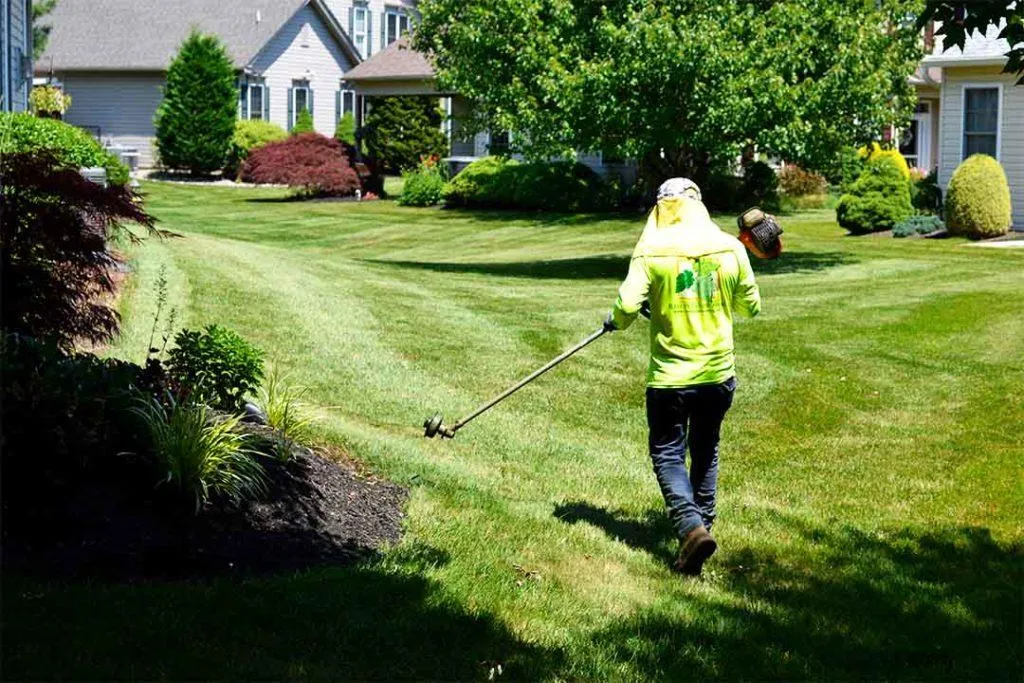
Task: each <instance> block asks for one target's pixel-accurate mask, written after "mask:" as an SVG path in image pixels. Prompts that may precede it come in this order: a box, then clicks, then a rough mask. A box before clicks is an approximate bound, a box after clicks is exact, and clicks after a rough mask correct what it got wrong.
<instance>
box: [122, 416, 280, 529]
mask: <svg viewBox="0 0 1024 683" xmlns="http://www.w3.org/2000/svg"><path fill="white" fill-rule="evenodd" d="M132 412H133V413H134V414H135V415H136V416H137V417H138V418H139V419H140V420H141V422H142V423H143V425H144V426H145V428H146V432H147V435H148V437H149V441H150V443H149V447H150V451H149V452H150V454H151V455H152V457H153V459H154V460H155V462H156V465H157V467H158V468H159V469H160V482H161V483H162V484H167V485H170V486H171V487H173V488H175V489H177V491H178V492H179V493H180V494H181V495H183V496H184V497H185V498H186V499H187V500H189V502H191V503H192V504H193V505H194V508H195V512H196V513H199V511H200V510H202V508H203V507H204V506H205V505H206V504H207V503H208V502H209V501H210V498H211V497H212V496H215V495H216V496H223V497H225V498H227V499H228V500H230V501H232V502H234V503H236V504H237V503H241V502H243V501H246V500H251V499H255V498H257V497H258V496H259V495H260V494H262V493H263V492H264V491H265V490H266V483H265V475H264V472H263V467H262V466H261V465H260V463H259V462H258V461H257V460H256V457H257V455H256V453H255V452H253V451H252V450H250V449H249V448H248V447H247V443H246V442H247V438H246V436H245V434H243V433H241V432H240V431H239V429H238V424H239V419H240V418H239V417H238V416H234V417H227V418H218V417H215V416H213V415H211V414H210V412H209V409H208V408H207V407H206V406H204V405H198V404H194V403H186V402H178V401H175V400H173V399H171V400H170V401H169V402H168V405H166V406H165V405H163V404H161V403H160V402H159V401H157V400H156V399H154V398H145V399H140V400H139V403H138V405H136V406H135V407H134V408H133V409H132Z"/></svg>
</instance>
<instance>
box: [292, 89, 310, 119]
mask: <svg viewBox="0 0 1024 683" xmlns="http://www.w3.org/2000/svg"><path fill="white" fill-rule="evenodd" d="M292 98H293V99H294V102H293V103H292V111H294V112H295V116H298V115H299V112H300V111H302V110H303V109H309V87H308V86H305V85H300V86H297V87H295V88H293V89H292Z"/></svg>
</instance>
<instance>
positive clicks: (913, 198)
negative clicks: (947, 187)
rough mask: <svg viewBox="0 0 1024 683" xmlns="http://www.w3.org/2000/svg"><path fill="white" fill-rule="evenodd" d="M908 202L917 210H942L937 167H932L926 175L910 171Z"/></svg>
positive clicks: (930, 211) (928, 211)
mask: <svg viewBox="0 0 1024 683" xmlns="http://www.w3.org/2000/svg"><path fill="white" fill-rule="evenodd" d="M915 171H916V169H915ZM910 202H911V203H912V204H913V205H914V208H915V209H917V210H918V211H924V212H926V213H939V212H940V211H942V188H941V187H939V171H938V169H932V171H931V173H928V174H927V175H925V174H923V173H920V172H917V173H915V172H911V175H910Z"/></svg>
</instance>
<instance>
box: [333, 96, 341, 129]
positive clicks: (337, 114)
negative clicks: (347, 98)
mask: <svg viewBox="0 0 1024 683" xmlns="http://www.w3.org/2000/svg"><path fill="white" fill-rule="evenodd" d="M342 113H343V112H342V111H341V91H340V90H335V91H334V122H335V123H337V122H338V121H341V116H342Z"/></svg>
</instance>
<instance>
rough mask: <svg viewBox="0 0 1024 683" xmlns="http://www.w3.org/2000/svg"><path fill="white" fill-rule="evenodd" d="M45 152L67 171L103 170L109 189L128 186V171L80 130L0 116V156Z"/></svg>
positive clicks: (49, 121)
mask: <svg viewBox="0 0 1024 683" xmlns="http://www.w3.org/2000/svg"><path fill="white" fill-rule="evenodd" d="M44 149H46V150H50V152H51V153H52V154H53V156H54V157H55V158H56V160H57V161H58V162H59V163H61V164H63V165H65V166H67V167H68V168H74V169H78V168H82V167H89V166H102V167H103V168H105V169H106V170H107V182H108V183H110V184H111V185H118V186H121V185H124V184H125V183H127V182H128V167H127V166H125V165H124V164H122V163H121V161H120V160H119V159H118V158H117V157H116V156H115V155H114V154H112V153H110V152H108V151H107V150H105V149H103V146H102V145H101V144H100V143H99V142H98V141H97V140H96V138H94V137H93V136H92V135H90V134H89V133H88V132H86V131H84V130H82V129H81V128H78V127H77V126H72V125H71V124H68V123H64V122H63V121H59V120H57V119H44V118H39V117H38V116H33V115H32V114H28V113H20V114H5V113H0V154H16V153H18V152H26V153H29V154H37V153H38V152H40V151H41V150H44Z"/></svg>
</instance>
